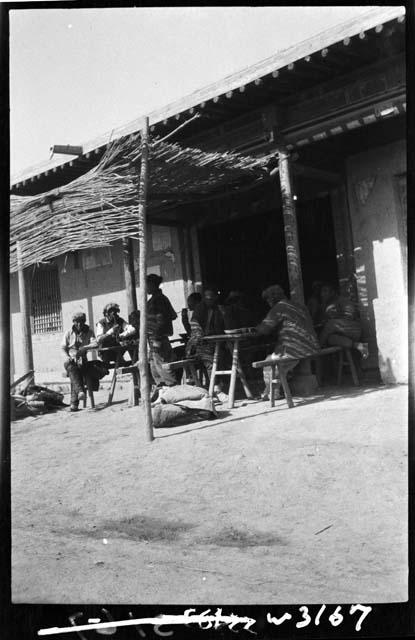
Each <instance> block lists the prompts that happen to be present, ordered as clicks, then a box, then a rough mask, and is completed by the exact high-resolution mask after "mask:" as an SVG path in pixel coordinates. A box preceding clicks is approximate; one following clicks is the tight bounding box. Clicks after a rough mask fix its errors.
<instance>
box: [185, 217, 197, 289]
mask: <svg viewBox="0 0 415 640" xmlns="http://www.w3.org/2000/svg"><path fill="white" fill-rule="evenodd" d="M183 244H184V260H185V265H186V280H187V295H190V294H191V293H193V291H194V290H195V285H194V274H193V265H192V259H191V244H190V233H189V227H183Z"/></svg>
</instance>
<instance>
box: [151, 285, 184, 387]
mask: <svg viewBox="0 0 415 640" xmlns="http://www.w3.org/2000/svg"><path fill="white" fill-rule="evenodd" d="M162 281H163V278H161V276H158V275H157V274H156V273H150V274H149V275H148V276H147V292H148V293H149V295H150V296H151V297H150V298H149V300H148V301H147V323H148V324H147V329H148V342H149V347H150V350H149V351H150V353H149V363H150V370H151V375H152V376H153V380H154V382H155V384H156V387H162V386H164V385H166V386H173V385H175V384H176V383H177V380H176V377H175V375H174V372H172V371H166V370H165V369H163V364H165V363H167V362H171V361H172V359H173V352H172V347H171V344H170V341H169V336H172V335H173V320H175V319H176V318H177V313H176V312H175V310H174V309H173V307H172V305H171V302H170V300H169V299H168V298H167V296H165V295H164V293H163V292H162V291H161V289H160V285H161V283H162Z"/></svg>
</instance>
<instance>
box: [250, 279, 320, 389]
mask: <svg viewBox="0 0 415 640" xmlns="http://www.w3.org/2000/svg"><path fill="white" fill-rule="evenodd" d="M262 297H263V299H264V300H265V302H266V303H267V304H268V306H269V307H270V310H269V312H268V314H267V315H266V317H265V318H264V319H263V320H262V322H261V323H260V324H259V325H258V326H257V327H256V331H257V333H258V334H260V335H263V336H268V337H270V338H271V339H272V338H274V339H275V347H274V351H273V352H272V353H270V354H269V355H268V356H267V358H266V359H267V360H268V359H273V358H276V357H277V356H278V357H280V358H281V357H282V358H287V359H288V358H295V360H289V361H288V362H287V364H286V370H287V371H290V370H292V369H294V367H296V366H297V364H298V362H299V360H300V359H301V358H304V357H306V356H308V355H311V354H312V353H315V352H316V351H319V350H320V344H319V341H318V339H317V335H316V333H315V331H314V328H313V321H312V319H311V315H310V312H309V311H308V309H307V307H306V306H305V305H302V304H299V303H297V302H294V301H293V300H288V299H287V296H286V295H285V292H284V289H283V288H282V287H281V286H280V285H278V284H276V285H273V286H271V287H268V288H267V289H265V291H263V292H262ZM270 376H271V369H270V368H264V383H265V389H264V392H263V394H262V396H261V397H262V398H263V399H264V400H266V399H268V398H269V393H270V384H271V379H270Z"/></svg>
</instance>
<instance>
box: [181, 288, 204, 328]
mask: <svg viewBox="0 0 415 640" xmlns="http://www.w3.org/2000/svg"><path fill="white" fill-rule="evenodd" d="M201 302H202V294H201V293H199V292H197V291H195V292H194V293H191V294H190V296H189V297H188V298H187V308H186V309H182V324H183V327H184V330H185V331H186V333H187V335H188V336H190V334H191V328H190V321H191V319H192V316H193V312H194V310H195V309H196V307H197V305H198V304H200V303H201ZM189 311H190V313H191V315H190V316H189Z"/></svg>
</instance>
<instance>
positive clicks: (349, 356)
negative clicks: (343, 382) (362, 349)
mask: <svg viewBox="0 0 415 640" xmlns="http://www.w3.org/2000/svg"><path fill="white" fill-rule="evenodd" d="M345 352H346V358H347V360H348V362H349V366H350V371H351V372H352V378H353V384H354V385H355V387H358V386H360V382H359V378H358V376H357V371H356V367H355V364H354V362H353V356H352V353H351V351H350V349H347V348H346V349H345Z"/></svg>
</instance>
